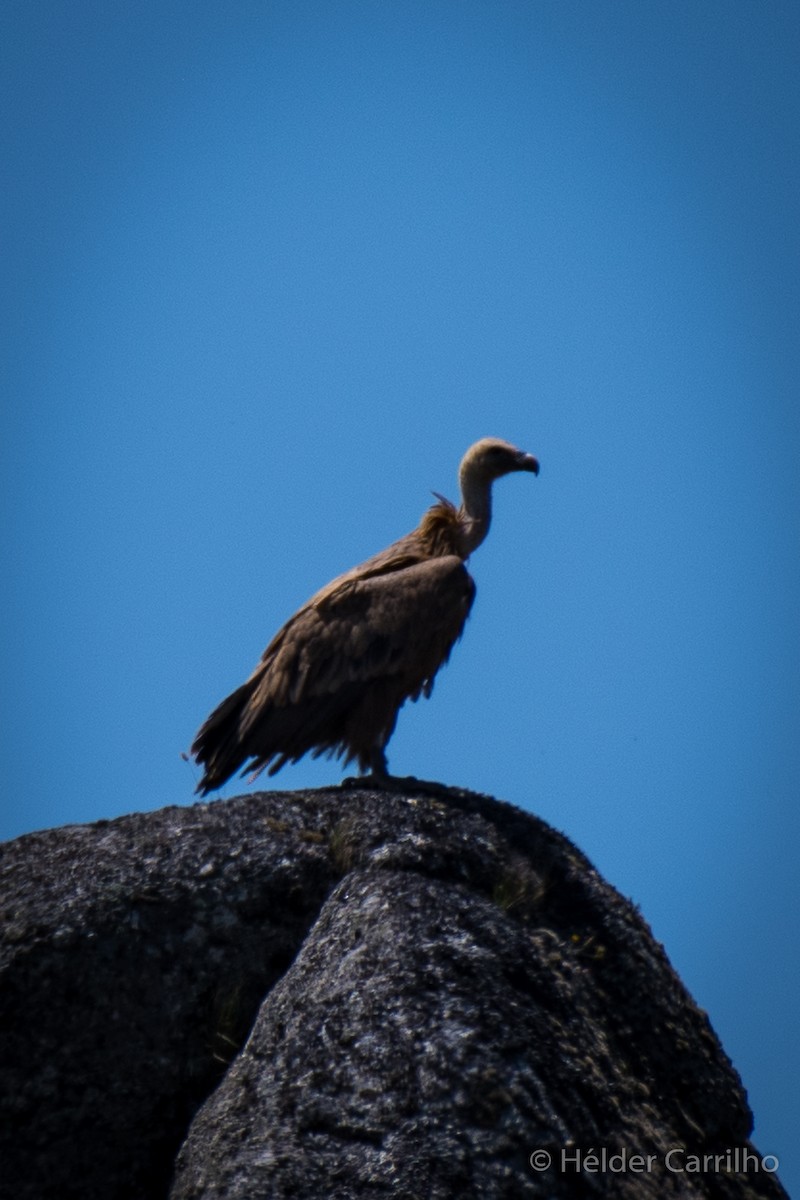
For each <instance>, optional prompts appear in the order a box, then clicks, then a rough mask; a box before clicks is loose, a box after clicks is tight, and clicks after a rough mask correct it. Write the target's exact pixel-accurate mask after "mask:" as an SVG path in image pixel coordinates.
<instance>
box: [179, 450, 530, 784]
mask: <svg viewBox="0 0 800 1200" xmlns="http://www.w3.org/2000/svg"><path fill="white" fill-rule="evenodd" d="M512 471H532V472H533V473H534V474H535V475H537V474H538V473H539V463H538V461H537V460H536V459H535V458H534V456H533V455H532V454H526V453H525V452H524V451H522V450H517V449H516V447H514V446H512V445H510V444H509V443H508V442H504V441H501V440H500V439H499V438H483V439H481V441H479V442H476V443H475V445H474V446H470V448H469V450H468V451H467V453H466V454H465V455H464V458H463V459H462V461H461V466H460V468H459V483H460V486H461V505H460V507H458V508H457V507H456V506H455V505H454V504H452V503H451V502H450V501H449V500H445V498H444V497H443V496H439V494H438V493H434V495H435V496H436V499H437V503H436V504H434V505H433V506H432V507H431V508H430V509H428V511H427V512H426V513H425V514H424V516H423V518H422V520H421V521H420V523H419V525H418V526H417V528H416V529H415V530H413V531H412V532H411V533H409V534H406V536H405V537H402V538H400V540H399V541H397V542H394V543H393V544H392V545H391V546H389V547H388V549H386V550H382V551H381V552H380V553H379V554H376V555H374V556H373V557H372V558H368V559H367V561H366V562H363V563H361V565H360V566H358V567H353V569H352V570H351V571H347V572H346V573H345V574H344V575H340V576H338V578H336V579H334V580H333V581H332V582H331V583H329V584H328V585H327V587H324V588H322V590H321V591H319V592H317V593H316V595H314V596H312V597H311V599H310V600H309V601H308V603H307V604H304V605H303V606H302V608H300V609H299V610H298V611H297V612H296V613H295V614H294V616H293V617H290V618H289V620H288V621H287V622H286V624H285V625H284V626H283V628H282V629H280V630H279V631H278V633H276V635H275V637H274V638H273V639H272V641H271V642H270V644H269V645H268V646H267V648H266V650H265V651H264V654H263V656H262V658H261V661H260V663H259V664H258V666H257V667H256V669H255V670H254V671H253V673H252V675H251V676H250V678H249V679H248V680H247V681H246V682H245V683H243V684H242V685H241V687H238V688H237V689H236V691H235V692H232V693H231V695H230V696H228V697H227V699H225V700H223V701H222V703H221V704H220V705H218V707H217V708H215V709H214V711H213V712H212V713H211V715H210V717H209V718H208V719H207V721H206V722H205V724H204V725H203V726H202V727H201V729H200V731H199V732H198V734H197V736H196V738H195V740H194V743H193V745H192V748H191V754H192V755H193V756H194V758H195V760H196V761H197V763H198V764H200V765H201V766H202V767H203V769H204V774H203V778H202V779H201V780H200V783H199V784H198V786H197V791H198V792H200V793H201V795H206V794H207V793H208V792H211V791H214V790H215V789H216V788H218V787H221V786H222V784H223V783H225V781H226V780H227V779H229V778H230V777H231V776H232V775H233V774H234V773H235V772H236V771H238V770H239V769H240V768H241V772H242V774H243V775H244V774H246V773H248V772H249V771H253V773H254V775H257V774H258V773H259V772H260V771H262V770H263V769H264V768H265V767H266V768H267V769H268V773H269V774H270V775H274V774H275V772H276V771H279V770H280V768H281V767H282V766H284V764H285V763H287V762H297V760H298V759H299V758H302V756H303V755H304V754H306V753H307V752H308V751H311V752H312V754H313V756H314V757H315V758H316V757H318V756H319V755H321V754H325V753H327V754H328V755H329V756H330V755H335V756H336V757H337V758H342V757H343V758H344V762H345V764H347V763H350V762H352V761H353V760H355V761H356V762H357V763H358V767H359V769H360V771H361V772H362V773H367V772H371V773H372V775H373V776H374V777H375V779H376V781H378V782H386V781H387V780H388V779H389V774H388V766H387V761H386V744H387V742H388V741H389V738H390V737H391V735H392V733H393V731H394V727H395V723H396V721H397V714H398V712H399V710H400V708H401V707H402V705H403V704H404V703H405V701H406V700H409V699H410V700H417V699H419V697H420V696H426V697H428V696H430V694H431V691H432V689H433V680H434V676H435V675H436V672H437V671H438V670H439V668H440V667H441V666H442V665H443V664H444V663H446V662H447V660H448V658H449V656H450V651H451V650H452V649H453V646H454V644H455V643H456V642H457V641H458V639H459V637H460V636H461V633H462V631H463V629H464V623H465V621H466V619H467V617H468V615H469V611H470V608H471V607H472V602H473V600H474V598H475V584H474V583H473V581H472V579H471V577H470V575H469V572H468V571H467V568H466V567H465V565H464V564H465V562H466V560H467V559H468V558H469V556H470V554H471V553H472V551H473V550H474V549H475V548H476V547H477V546H479V545H480V544H481V542H482V541H483V539H484V538H485V537H486V534H487V533H488V531H489V522H490V520H491V494H492V484H493V483H494V481H495V479H499V478H500V476H501V475H508V474H510V473H511V472H512Z"/></svg>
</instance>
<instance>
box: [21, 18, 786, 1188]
mask: <svg viewBox="0 0 800 1200" xmlns="http://www.w3.org/2000/svg"><path fill="white" fill-rule="evenodd" d="M0 26H2V28H0V56H1V57H2V73H1V74H2V80H3V84H2V86H3V88H4V91H5V95H4V96H3V104H2V108H1V109H0V134H1V135H2V152H3V161H4V164H5V168H4V177H5V178H4V184H3V188H2V229H3V236H4V250H3V258H4V268H3V277H4V288H3V299H2V302H3V309H4V311H3V329H4V331H5V346H4V350H3V355H2V366H0V371H2V376H3V395H4V403H3V412H2V426H3V427H2V439H1V440H2V454H3V472H2V483H3V507H4V515H3V521H2V547H3V558H4V563H5V567H4V572H3V579H2V583H0V587H1V588H2V602H3V611H4V613H5V614H6V619H5V621H4V625H3V630H2V646H3V665H4V670H3V674H2V728H3V731H4V736H3V742H2V746H3V775H4V802H3V808H2V833H3V835H4V836H7V837H12V836H15V835H17V834H19V833H22V832H25V831H27V830H30V829H36V828H41V827H45V826H50V825H59V824H63V823H68V822H82V821H92V820H95V819H97V818H100V817H112V816H115V815H118V814H120V813H125V812H131V811H136V810H143V809H151V808H157V807H160V806H161V805H165V804H173V803H185V804H190V803H192V791H193V787H194V783H195V781H196V776H195V774H194V773H193V771H192V768H191V767H189V766H187V764H186V763H184V762H183V761H182V760H181V757H180V753H181V751H182V750H184V749H185V748H186V747H187V746H188V744H189V742H190V741H191V738H192V735H193V733H194V732H195V730H196V728H197V726H198V725H199V724H200V722H201V721H202V720H203V718H204V717H205V716H206V715H207V713H208V712H209V711H210V709H211V708H212V707H213V706H214V705H215V704H216V703H217V702H218V701H219V700H220V699H221V698H222V697H223V696H224V695H225V694H226V693H227V692H228V691H230V690H231V689H232V688H233V687H234V686H236V685H237V684H238V683H240V682H241V681H242V680H243V678H244V677H245V676H246V674H248V673H249V671H250V669H251V668H252V666H253V665H254V664H255V662H256V661H257V659H258V657H259V655H260V653H261V651H262V649H263V647H264V645H265V644H266V642H267V641H268V640H269V638H270V636H271V635H272V633H273V632H275V630H276V629H277V627H278V626H279V625H280V624H281V623H282V621H283V620H285V619H286V617H287V616H289V615H290V614H291V612H292V611H293V610H294V608H295V607H296V606H297V605H298V604H299V603H301V602H302V601H303V600H305V599H306V598H307V597H308V596H309V595H310V594H311V593H312V592H313V591H314V590H315V589H316V588H317V587H319V586H320V585H322V584H324V583H325V582H327V580H328V579H330V578H331V577H332V576H333V575H335V574H337V573H338V572H340V571H342V570H344V569H346V568H348V567H350V566H352V565H353V564H354V563H356V562H358V561H360V560H361V559H363V558H365V557H367V556H368V555H369V554H371V553H373V552H374V551H376V550H378V549H380V548H382V547H383V546H384V545H386V544H387V543H388V542H390V541H391V540H393V539H394V538H395V537H397V536H399V535H401V534H402V533H404V532H406V531H407V530H408V529H410V528H411V527H412V526H413V525H414V524H415V523H416V522H417V520H418V518H419V516H420V514H421V513H422V511H423V510H424V508H425V507H426V506H427V504H428V503H429V501H430V491H431V489H436V490H437V491H442V492H444V493H448V494H451V495H453V494H454V493H455V488H456V481H455V476H456V469H457V465H458V461H459V459H460V457H461V455H462V454H463V452H464V450H465V449H466V448H467V446H468V445H469V444H470V443H471V442H472V441H474V440H476V439H477V438H478V437H481V436H484V435H494V436H500V437H505V438H507V439H510V440H512V441H515V442H516V443H517V444H518V445H520V446H522V447H524V448H525V449H527V450H530V451H532V452H534V453H536V454H537V455H538V456H539V458H540V459H541V463H542V472H541V475H540V476H539V478H538V479H533V478H532V477H530V476H518V477H511V478H509V479H507V480H503V481H501V482H500V483H499V484H498V486H497V489H496V505H495V521H494V526H493V529H492V531H491V533H490V536H489V539H488V540H487V542H486V543H485V544H484V545H483V546H482V547H481V548H480V549H479V550H478V551H477V552H476V554H475V556H474V559H473V561H472V571H473V574H474V576H475V579H476V581H477V586H478V598H477V602H476V606H475V608H474V610H473V615H472V618H471V620H470V623H469V626H468V629H467V632H466V635H465V638H464V640H463V642H462V643H461V645H460V646H459V647H458V648H457V650H456V652H455V654H454V656H453V659H452V661H451V663H450V665H449V666H448V667H447V669H446V670H445V671H444V672H443V674H442V675H441V676H440V678H439V680H438V682H437V685H436V689H435V692H434V696H433V698H432V699H431V700H430V701H428V702H426V703H425V702H421V703H419V704H417V705H415V706H409V707H408V709H406V710H404V711H403V713H402V714H401V717H400V721H399V725H398V730H397V733H396V734H395V736H394V738H393V740H392V742H391V744H390V747H389V762H390V766H391V768H392V769H393V770H394V771H395V772H397V773H400V774H408V773H413V774H416V775H419V776H422V777H425V778H433V779H440V780H443V781H445V782H447V783H452V784H460V785H463V786H466V787H471V788H474V789H477V790H481V791H487V792H491V793H493V794H495V795H497V796H500V797H502V798H504V799H507V800H510V801H512V802H514V803H516V804H519V805H520V806H522V807H523V808H527V809H530V810H531V811H534V812H536V813H538V814H539V815H540V816H542V817H544V818H545V819H546V820H548V821H550V822H551V823H553V824H554V825H556V826H557V827H558V828H560V829H562V830H564V831H565V832H566V833H567V834H568V835H569V836H570V837H571V838H572V839H573V840H574V841H575V842H576V843H577V844H578V845H579V846H580V847H581V848H582V849H583V850H584V851H585V852H586V853H587V854H588V855H589V856H590V857H591V858H592V859H593V861H594V862H595V863H596V864H597V866H598V868H599V869H600V870H601V871H602V872H603V873H604V875H605V876H606V877H607V878H608V879H609V880H610V881H611V882H612V883H613V884H614V885H615V886H616V887H617V888H619V890H620V891H621V892H623V893H624V894H625V895H628V896H630V897H632V899H633V900H634V901H635V902H636V903H637V904H639V905H640V906H641V909H642V912H643V914H644V916H645V917H646V918H647V920H648V921H649V922H650V923H651V925H652V927H653V929H654V932H655V934H656V936H657V937H658V938H659V939H660V940H661V941H663V942H664V944H665V946H666V949H667V952H668V953H669V955H670V957H671V959H672V961H673V963H674V964H675V966H676V968H677V969H678V971H679V972H680V973H681V975H682V977H683V979H684V980H685V982H686V984H687V986H688V987H689V988H690V990H691V991H692V993H693V994H694V996H695V997H696V999H697V1001H698V1002H699V1003H700V1004H701V1006H702V1007H704V1008H706V1009H707V1010H708V1012H709V1014H710V1017H711V1020H712V1023H713V1024H714V1027H715V1028H716V1030H717V1031H718V1033H719V1035H720V1037H721V1038H722V1040H723V1043H724V1045H725V1047H726V1049H727V1051H728V1053H729V1054H730V1055H731V1057H732V1058H733V1060H734V1062H735V1064H736V1066H737V1067H738V1069H739V1070H740V1072H741V1074H742V1076H743V1079H744V1082H745V1085H746V1086H747V1088H748V1091H749V1094H750V1100H751V1104H752V1106H753V1108H754V1111H755V1115H756V1140H757V1144H758V1145H759V1147H760V1148H761V1150H762V1151H763V1152H764V1153H772V1154H776V1155H778V1156H779V1157H780V1158H781V1160H782V1164H783V1176H784V1180H785V1182H786V1183H787V1185H790V1184H791V1183H792V1180H793V1179H794V1181H795V1182H800V1171H798V1168H797V1165H796V1164H797V1161H798V1155H797V1148H796V1130H797V1127H798V1118H799V1117H800V1113H799V1112H798V1104H797V1099H796V1078H797V1074H798V1071H800V1053H799V1052H798V1037H797V1021H796V1000H795V998H796V995H797V991H798V986H800V969H798V956H797V940H798V939H797V933H796V928H795V921H796V918H797V912H798V900H799V899H800V897H799V896H798V888H797V883H796V876H797V870H796V861H797V850H798V837H797V835H798V823H799V818H798V799H800V716H799V715H798V714H800V686H799V685H798V663H799V662H800V621H798V605H799V603H800V556H798V548H799V547H800V529H799V528H798V526H800V496H799V495H798V483H797V479H798V468H797V460H798V452H799V451H800V406H798V400H797V378H798V372H797V366H798V347H797V325H798V303H797V300H798V278H800V272H798V265H799V263H798V259H799V258H800V246H799V239H798V232H797V229H798V220H797V200H798V179H799V176H800V171H798V134H797V130H798V128H800V98H799V95H798V46H799V45H800V16H799V15H798V10H797V7H796V6H795V5H794V4H790V3H788V2H782V0H770V2H769V3H764V4H753V3H750V2H749V0H748V2H746V3H745V2H740V0H725V2H724V3H723V2H707V0H702V2H700V3H698V2H696V0H692V2H691V3H689V2H681V0H679V2H672V3H669V4H667V3H661V4H656V3H650V2H648V0H630V2H626V0H614V2H613V3H611V2H608V0H594V2H593V3H592V4H585V3H583V4H581V3H577V2H573V3H570V2H565V0H529V2H526V3H516V2H505V0H502V2H500V3H498V2H497V0H486V2H477V0H461V2H460V3H457V4H456V3H443V2H442V0H425V2H422V0H420V2H416V0H407V2H398V3H386V4H379V3H370V2H367V0H363V2H360V3H359V2H355V0H354V2H352V3H348V2H339V0H327V2H326V3H322V2H319V3H307V2H304V0H292V2H291V3H289V0H275V2H273V3H270V2H260V3H256V2H254V0H251V2H242V0H233V2H231V3H229V4H225V5H219V4H210V3H197V2H194V3H191V4H190V3H179V2H177V0H158V2H157V3H156V2H155V0H153V2H150V0H144V2H142V3H137V4H130V3H120V2H115V0H102V3H101V2H100V0H98V2H97V3H89V2H87V0H73V2H72V3H70V4H62V3H56V2H42V0H32V2H31V0H24V2H23V0H7V2H6V3H5V4H4V5H3V8H2V13H0ZM340 775H341V772H340V770H339V767H338V764H335V763H329V762H324V761H323V762H308V763H305V762H304V763H301V764H299V765H298V766H296V767H294V768H287V769H285V770H284V771H283V772H282V773H281V775H279V776H278V778H277V780H276V781H275V783H276V784H278V785H280V786H282V787H285V788H298V787H306V786H317V785H322V784H326V783H330V782H334V781H337V780H338V779H339V778H340ZM239 790H242V789H240V788H239V787H238V786H237V785H229V786H228V788H227V789H225V791H224V792H223V796H224V795H232V794H235V792H237V791H239ZM792 1155H794V1156H795V1158H794V1165H793V1163H792Z"/></svg>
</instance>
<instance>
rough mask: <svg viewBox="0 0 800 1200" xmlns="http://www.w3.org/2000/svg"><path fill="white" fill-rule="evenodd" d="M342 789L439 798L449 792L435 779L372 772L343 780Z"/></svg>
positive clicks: (445, 786) (444, 785)
mask: <svg viewBox="0 0 800 1200" xmlns="http://www.w3.org/2000/svg"><path fill="white" fill-rule="evenodd" d="M339 786H340V787H343V788H370V789H373V790H374V791H377V792H403V793H404V794H405V793H409V792H410V793H411V794H412V795H417V796H418V795H420V794H422V795H425V796H441V795H442V793H443V792H447V791H450V790H452V789H449V788H448V787H447V785H446V784H444V783H437V782H436V780H435V779H417V777H416V775H388V774H386V775H384V774H378V773H377V772H375V771H373V773H372V774H371V775H353V776H350V777H349V778H347V779H343V780H342V782H341V783H340V785H339Z"/></svg>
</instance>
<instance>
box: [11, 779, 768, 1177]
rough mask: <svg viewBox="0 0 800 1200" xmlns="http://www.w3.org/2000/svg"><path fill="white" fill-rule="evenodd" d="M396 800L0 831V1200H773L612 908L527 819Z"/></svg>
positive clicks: (492, 805) (482, 803)
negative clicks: (667, 1199) (674, 1199)
mask: <svg viewBox="0 0 800 1200" xmlns="http://www.w3.org/2000/svg"><path fill="white" fill-rule="evenodd" d="M406 791H407V794H399V793H388V792H376V791H372V790H370V789H368V788H364V787H346V786H345V787H342V788H335V789H326V790H321V791H315V792H294V793H280V792H271V793H259V794H256V795H252V796H246V797H239V798H236V799H233V800H228V801H222V802H220V801H218V802H215V803H212V804H198V805H195V806H193V807H190V808H168V809H164V810H161V811H160V812H154V813H147V814H140V815H134V816H130V817H123V818H120V819H119V820H116V821H111V822H99V823H98V824H95V825H91V826H70V827H66V828H64V829H57V830H49V831H46V832H43V833H36V834H30V835H28V836H27V837H24V838H20V839H19V840H18V841H16V842H13V843H8V844H7V845H6V846H4V847H2V857H1V858H0V878H2V909H3V913H2V916H3V932H2V957H0V1030H2V1034H1V1035H0V1036H1V1037H2V1055H1V1058H0V1094H1V1099H0V1160H1V1161H2V1162H3V1173H2V1177H0V1195H2V1196H3V1197H6V1196H7V1197H9V1198H10V1197H14V1200H34V1198H35V1200H47V1198H48V1197H59V1198H60V1200H63V1198H69V1197H75V1198H77V1197H80V1200H94V1198H95V1197H96V1198H97V1200H100V1198H101V1197H102V1200H117V1198H119V1200H128V1198H130V1200H133V1198H134V1197H136V1198H137V1200H142V1198H144V1197H146V1198H154V1200H155V1198H163V1197H167V1196H170V1197H173V1198H174V1200H190V1198H192V1200H201V1198H203V1200H212V1198H213V1200H222V1198H223V1197H224V1198H225V1200H233V1198H237V1200H260V1198H262V1197H263V1198H264V1200H266V1198H267V1197H269V1198H270V1200H278V1198H283V1197H286V1198H288V1197H308V1198H309V1200H312V1198H313V1200H318V1198H320V1197H338V1198H341V1200H345V1198H350V1197H352V1198H353V1200H355V1198H360V1197H378V1196H381V1197H385V1196H398V1197H417V1196H419V1197H433V1198H441V1200H445V1198H450V1197H453V1198H456V1197H458V1198H468V1197H475V1198H480V1200H493V1198H494V1197H509V1198H510V1197H515V1198H516V1197H540V1196H541V1197H545V1196H547V1197H581V1196H584V1195H585V1196H587V1197H589V1196H591V1197H595V1196H621V1197H650V1196H652V1197H660V1196H669V1195H680V1196H684V1197H730V1198H734V1197H736V1198H739V1197H741V1198H745V1197H778V1196H783V1195H785V1193H784V1192H783V1191H782V1189H781V1188H780V1185H779V1184H778V1182H777V1180H776V1178H775V1176H774V1174H772V1173H770V1171H769V1170H765V1169H764V1165H763V1164H762V1161H761V1160H760V1159H759V1157H758V1155H757V1154H756V1152H755V1151H754V1150H753V1148H752V1146H751V1145H750V1143H749V1142H748V1137H749V1134H750V1129H751V1118H750V1113H749V1111H748V1109H747V1104H746V1100H745V1096H744V1093H743V1091H742V1087H741V1084H740V1081H739V1078H738V1076H737V1075H736V1072H735V1071H734V1070H733V1068H732V1066H731V1065H730V1063H729V1062H728V1060H727V1058H726V1057H725V1054H724V1052H723V1051H722V1049H721V1047H720V1045H719V1043H718V1041H717V1039H716V1037H715V1035H714V1033H713V1031H712V1029H711V1027H710V1025H709V1023H708V1020H707V1018H706V1016H705V1014H704V1013H702V1012H700V1011H699V1010H698V1009H697V1007H696V1006H695V1005H694V1003H693V1001H692V1000H691V998H690V997H689V996H688V995H687V993H686V991H685V990H684V988H683V987H682V985H681V983H680V981H679V979H678V978H677V976H676V975H675V973H674V972H673V970H672V968H671V967H670V965H669V963H668V961H667V959H666V957H665V955H664V953H663V951H662V949H661V947H660V946H659V945H658V944H657V943H656V942H655V941H654V940H653V938H652V935H651V934H650V931H649V930H648V928H647V926H646V925H645V923H644V922H643V921H642V919H641V917H640V916H639V915H638V914H637V913H636V911H635V910H634V909H633V908H632V907H631V905H630V904H629V903H628V902H627V901H625V900H624V899H622V898H621V897H620V896H619V895H618V894H617V893H616V892H615V891H614V890H613V889H612V888H611V887H609V886H608V884H606V883H605V882H604V881H603V880H602V879H601V878H600V877H599V876H598V875H597V873H596V872H595V871H594V869H593V868H592V866H591V865H590V864H589V863H588V862H587V860H586V859H585V858H584V857H583V856H582V855H581V854H580V853H579V852H578V851H577V850H576V849H575V848H574V846H572V845H571V844H570V843H569V842H568V841H567V839H566V838H564V837H563V836H561V835H560V834H558V833H557V832H555V831H554V830H553V829H551V828H549V827H548V826H546V825H545V824H543V823H542V822H541V821H539V820H537V819H536V818H535V817H532V816H529V815H527V814H525V813H522V812H520V811H519V810H517V809H514V808H511V807H510V806H508V805H504V804H501V803H499V802H498V801H496V800H492V799H490V798H488V797H481V796H476V795H474V794H471V793H465V792H460V791H456V790H454V789H446V788H441V789H434V790H428V791H419V792H418V791H417V790H416V789H415V787H414V785H413V784H411V783H409V785H408V787H407V789H406ZM614 1156H616V1157H614ZM648 1156H649V1161H648ZM640 1160H641V1161H640ZM769 1165H770V1164H769V1163H767V1166H769Z"/></svg>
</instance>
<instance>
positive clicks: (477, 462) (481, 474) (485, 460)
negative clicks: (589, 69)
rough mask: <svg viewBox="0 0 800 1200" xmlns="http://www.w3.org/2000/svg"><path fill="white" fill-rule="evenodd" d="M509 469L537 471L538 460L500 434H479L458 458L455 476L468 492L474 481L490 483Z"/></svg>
mask: <svg viewBox="0 0 800 1200" xmlns="http://www.w3.org/2000/svg"><path fill="white" fill-rule="evenodd" d="M512 471H532V472H533V474H534V475H538V474H539V463H538V461H537V459H535V458H534V457H533V455H532V454H526V453H525V451H524V450H518V449H517V448H516V446H512V445H511V443H510V442H504V441H502V440H501V439H500V438H481V440H480V441H479V442H476V443H475V445H474V446H470V448H469V450H468V451H467V453H466V454H465V455H464V457H463V458H462V460H461V467H460V468H459V472H458V476H459V480H460V483H461V490H462V491H463V492H468V491H470V490H471V488H472V487H474V486H475V485H476V484H478V485H480V484H483V485H485V484H490V483H491V482H492V481H493V480H495V479H499V478H500V476H501V475H509V474H510V473H511V472H512Z"/></svg>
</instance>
